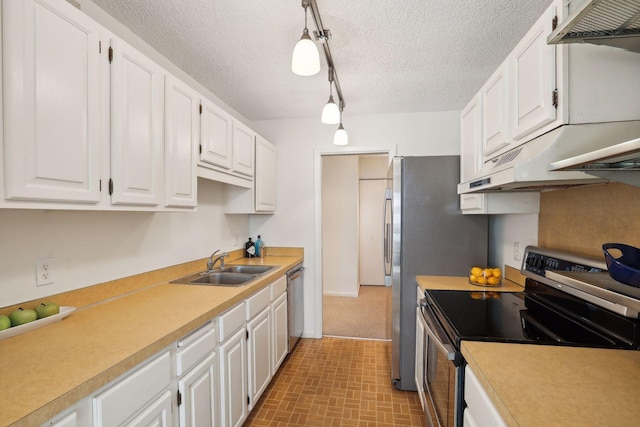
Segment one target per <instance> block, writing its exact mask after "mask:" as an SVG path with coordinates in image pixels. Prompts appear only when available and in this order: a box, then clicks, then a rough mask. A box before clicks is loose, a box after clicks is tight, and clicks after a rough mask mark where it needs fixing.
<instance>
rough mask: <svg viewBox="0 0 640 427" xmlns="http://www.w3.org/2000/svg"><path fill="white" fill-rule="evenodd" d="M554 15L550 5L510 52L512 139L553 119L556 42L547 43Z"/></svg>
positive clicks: (555, 102) (555, 103) (555, 104)
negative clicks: (554, 43) (553, 43)
mask: <svg viewBox="0 0 640 427" xmlns="http://www.w3.org/2000/svg"><path fill="white" fill-rule="evenodd" d="M556 16H557V10H556V7H555V5H551V6H550V7H549V8H548V9H547V10H546V11H545V12H544V14H543V15H542V16H541V17H540V19H538V21H537V22H536V23H535V25H534V26H533V28H532V29H531V30H530V31H529V32H528V33H527V35H525V37H524V38H523V39H522V40H521V41H520V43H518V45H517V46H516V47H515V49H514V50H513V52H512V53H511V56H510V60H509V67H510V76H511V106H510V108H509V110H510V111H511V137H512V138H513V139H514V140H519V139H521V138H523V137H524V136H526V135H528V134H529V133H531V132H533V131H534V130H537V129H539V128H540V127H542V126H544V125H546V124H547V123H550V122H552V121H554V120H555V119H556V111H557V110H556V107H557V95H558V92H557V90H556V88H557V87H556V46H555V45H548V44H547V36H548V35H549V34H551V32H552V31H553V22H554V18H555V17H556Z"/></svg>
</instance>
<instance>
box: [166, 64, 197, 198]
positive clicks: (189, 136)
mask: <svg viewBox="0 0 640 427" xmlns="http://www.w3.org/2000/svg"><path fill="white" fill-rule="evenodd" d="M164 96H165V152H164V153H165V154H164V156H165V157H164V158H165V162H164V163H165V168H164V171H165V206H170V207H195V206H196V205H197V204H198V200H197V179H198V176H197V172H196V165H197V161H198V120H199V118H198V108H199V105H200V97H199V95H198V93H196V92H195V91H194V90H193V89H191V88H190V87H189V86H187V85H186V84H184V83H183V82H181V81H180V80H178V79H177V78H175V77H174V76H171V75H167V76H166V79H165V91H164Z"/></svg>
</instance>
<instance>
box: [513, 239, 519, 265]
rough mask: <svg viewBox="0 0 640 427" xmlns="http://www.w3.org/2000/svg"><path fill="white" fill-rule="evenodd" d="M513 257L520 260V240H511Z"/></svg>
mask: <svg viewBox="0 0 640 427" xmlns="http://www.w3.org/2000/svg"><path fill="white" fill-rule="evenodd" d="M513 259H515V260H516V261H520V242H513Z"/></svg>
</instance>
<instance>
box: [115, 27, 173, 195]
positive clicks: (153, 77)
mask: <svg viewBox="0 0 640 427" xmlns="http://www.w3.org/2000/svg"><path fill="white" fill-rule="evenodd" d="M111 49H112V54H110V56H111V57H112V58H113V59H112V61H111V179H112V187H113V193H112V194H111V202H112V203H113V204H128V205H142V206H157V205H159V204H160V203H161V201H162V190H161V189H162V183H163V178H164V177H163V159H164V139H163V114H164V100H163V95H164V93H163V89H164V87H163V86H164V70H163V69H162V68H161V67H160V66H159V65H158V64H156V63H155V62H153V61H152V60H151V59H149V58H147V57H146V56H144V55H143V54H142V53H141V52H139V51H137V50H136V49H134V48H133V47H131V46H129V45H128V44H127V43H125V42H123V41H122V40H118V39H112V40H111Z"/></svg>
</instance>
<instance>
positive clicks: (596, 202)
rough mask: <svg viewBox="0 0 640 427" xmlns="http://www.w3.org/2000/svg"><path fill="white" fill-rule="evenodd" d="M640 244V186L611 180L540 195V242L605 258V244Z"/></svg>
mask: <svg viewBox="0 0 640 427" xmlns="http://www.w3.org/2000/svg"><path fill="white" fill-rule="evenodd" d="M611 242H615V243H625V244H627V245H631V246H635V247H640V188H637V187H633V186H630V185H626V184H619V183H608V184H601V185H592V186H584V187H575V188H570V189H567V190H558V191H550V192H544V193H542V194H541V195H540V216H539V224H538V244H539V246H542V247H549V248H554V249H561V250H567V251H571V252H576V253H580V254H584V255H590V256H595V257H598V258H602V259H604V256H603V253H602V244H603V243H611Z"/></svg>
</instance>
